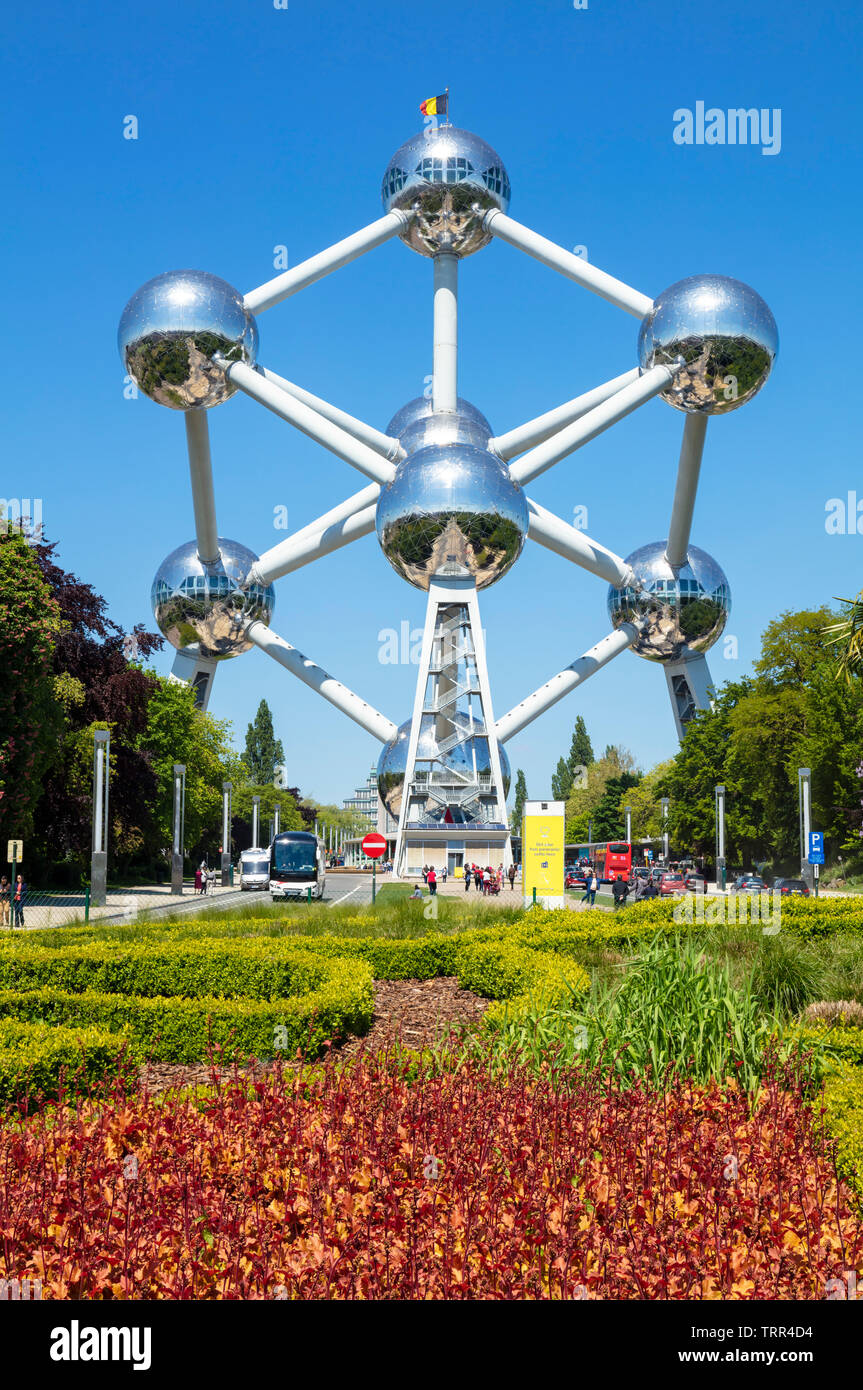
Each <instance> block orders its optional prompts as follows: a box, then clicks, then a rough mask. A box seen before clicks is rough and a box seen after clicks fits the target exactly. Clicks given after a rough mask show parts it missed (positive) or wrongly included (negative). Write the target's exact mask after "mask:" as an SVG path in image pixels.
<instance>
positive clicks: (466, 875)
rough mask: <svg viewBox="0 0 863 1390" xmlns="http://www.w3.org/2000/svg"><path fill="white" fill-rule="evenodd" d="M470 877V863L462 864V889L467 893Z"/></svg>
mask: <svg viewBox="0 0 863 1390" xmlns="http://www.w3.org/2000/svg"><path fill="white" fill-rule="evenodd" d="M471 877H472V875H471V871H470V864H465V866H464V891H465V892H466V893H467V891H468V889H469V888H470V881H471Z"/></svg>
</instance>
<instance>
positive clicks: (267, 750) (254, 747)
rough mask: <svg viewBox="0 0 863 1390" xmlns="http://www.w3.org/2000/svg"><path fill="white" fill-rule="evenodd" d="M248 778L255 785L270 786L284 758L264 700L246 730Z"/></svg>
mask: <svg viewBox="0 0 863 1390" xmlns="http://www.w3.org/2000/svg"><path fill="white" fill-rule="evenodd" d="M244 759H245V763H246V767H247V768H248V769H249V778H250V779H251V781H252V782H254V783H255V785H256V786H272V785H273V779H274V777H275V773H276V768H277V767H280V766H281V765H282V763H283V762H284V760H285V753H284V749H283V748H282V741H281V739H277V738H276V736H275V732H274V730H273V716H272V713H271V711H270V707H269V705H268V704H267V702H266V700H262V701H261V703H260V704H259V705H258V712H257V714H256V715H255V719H254V723H252V724H250V725H249V727H248V729H247V731H246V751H245V754H244Z"/></svg>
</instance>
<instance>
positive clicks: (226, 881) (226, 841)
mask: <svg viewBox="0 0 863 1390" xmlns="http://www.w3.org/2000/svg"><path fill="white" fill-rule="evenodd" d="M232 791H233V786H232V784H231V783H230V782H223V783H222V887H223V888H228V887H229V886H230V882H231V792H232Z"/></svg>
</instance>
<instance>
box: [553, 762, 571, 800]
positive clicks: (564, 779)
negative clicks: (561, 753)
mask: <svg viewBox="0 0 863 1390" xmlns="http://www.w3.org/2000/svg"><path fill="white" fill-rule="evenodd" d="M571 791H572V773H571V772H570V770H569V764H568V763H567V762H566V760H565V759H564V758H558V760H557V768H556V770H555V771H554V772H553V773H552V778H551V794H552V796H553V797H554V799H555V801H566V799H567V797H568V796H569V794H570V792H571Z"/></svg>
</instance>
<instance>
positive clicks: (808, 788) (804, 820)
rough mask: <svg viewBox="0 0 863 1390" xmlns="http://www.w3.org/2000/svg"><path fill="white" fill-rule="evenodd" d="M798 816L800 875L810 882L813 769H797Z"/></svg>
mask: <svg viewBox="0 0 863 1390" xmlns="http://www.w3.org/2000/svg"><path fill="white" fill-rule="evenodd" d="M797 814H798V821H799V825H800V873H801V876H802V877H803V878H804V879H805V880H806V881H807V882H809V881H810V879H811V878H812V869H811V866H810V864H809V832H810V830H811V829H812V769H811V768H809V767H798V769H797Z"/></svg>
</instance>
